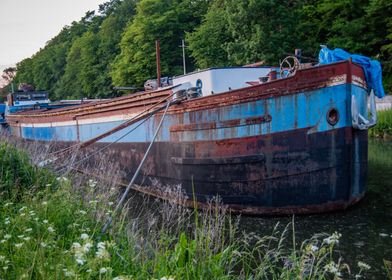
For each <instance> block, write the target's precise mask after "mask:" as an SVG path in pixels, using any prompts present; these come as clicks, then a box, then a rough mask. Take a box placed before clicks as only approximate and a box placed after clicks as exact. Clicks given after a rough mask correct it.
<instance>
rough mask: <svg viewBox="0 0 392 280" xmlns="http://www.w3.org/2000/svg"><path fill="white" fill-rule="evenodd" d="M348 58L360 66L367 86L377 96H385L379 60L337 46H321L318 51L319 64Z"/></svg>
mask: <svg viewBox="0 0 392 280" xmlns="http://www.w3.org/2000/svg"><path fill="white" fill-rule="evenodd" d="M349 58H351V59H352V61H353V62H354V63H357V64H360V65H361V66H362V68H363V71H364V73H365V77H366V82H367V84H368V86H369V88H370V89H373V90H374V93H375V94H376V96H377V97H379V98H383V97H384V96H385V92H384V87H383V86H382V71H381V64H380V62H378V61H377V60H373V59H371V58H369V57H366V56H363V55H358V54H350V53H348V52H346V51H345V50H342V49H339V48H336V49H334V50H330V49H328V48H327V47H325V46H323V47H322V48H321V50H320V53H319V63H320V64H329V63H333V62H338V61H342V60H347V59H349Z"/></svg>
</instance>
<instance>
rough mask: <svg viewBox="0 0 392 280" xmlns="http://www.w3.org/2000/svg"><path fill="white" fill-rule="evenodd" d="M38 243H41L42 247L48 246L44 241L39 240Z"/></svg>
mask: <svg viewBox="0 0 392 280" xmlns="http://www.w3.org/2000/svg"><path fill="white" fill-rule="evenodd" d="M40 245H41V247H42V248H45V247H46V246H48V244H46V243H45V242H41V244H40Z"/></svg>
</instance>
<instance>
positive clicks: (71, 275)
mask: <svg viewBox="0 0 392 280" xmlns="http://www.w3.org/2000/svg"><path fill="white" fill-rule="evenodd" d="M63 271H64V275H65V277H73V276H75V272H73V271H72V270H67V269H63Z"/></svg>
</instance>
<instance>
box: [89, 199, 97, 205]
mask: <svg viewBox="0 0 392 280" xmlns="http://www.w3.org/2000/svg"><path fill="white" fill-rule="evenodd" d="M88 203H90V204H97V203H98V200H90V201H89V202H88Z"/></svg>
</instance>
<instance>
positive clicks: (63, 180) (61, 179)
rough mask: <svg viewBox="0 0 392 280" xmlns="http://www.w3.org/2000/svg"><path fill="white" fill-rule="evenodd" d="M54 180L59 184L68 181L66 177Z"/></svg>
mask: <svg viewBox="0 0 392 280" xmlns="http://www.w3.org/2000/svg"><path fill="white" fill-rule="evenodd" d="M56 180H57V181H59V182H67V181H68V179H67V178H66V177H64V176H63V177H57V178H56Z"/></svg>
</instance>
